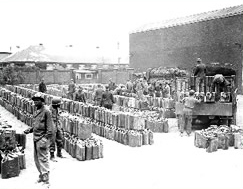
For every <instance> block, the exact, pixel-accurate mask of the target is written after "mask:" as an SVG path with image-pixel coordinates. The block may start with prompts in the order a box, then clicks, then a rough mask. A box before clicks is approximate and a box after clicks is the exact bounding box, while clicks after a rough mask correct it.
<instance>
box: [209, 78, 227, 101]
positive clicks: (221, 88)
mask: <svg viewBox="0 0 243 189" xmlns="http://www.w3.org/2000/svg"><path fill="white" fill-rule="evenodd" d="M228 86H230V82H229V81H227V80H226V79H225V77H224V76H223V75H222V74H216V75H215V76H214V78H213V81H212V85H211V91H212V92H214V91H215V101H218V100H219V99H220V93H221V92H228Z"/></svg>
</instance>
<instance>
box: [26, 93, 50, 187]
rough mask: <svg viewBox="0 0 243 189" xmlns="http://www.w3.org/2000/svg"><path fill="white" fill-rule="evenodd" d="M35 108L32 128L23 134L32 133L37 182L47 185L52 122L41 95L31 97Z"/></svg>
mask: <svg viewBox="0 0 243 189" xmlns="http://www.w3.org/2000/svg"><path fill="white" fill-rule="evenodd" d="M32 100H33V101H34V104H35V106H36V108H37V110H36V112H35V113H34V115H33V118H34V122H33V127H31V128H28V129H26V130H25V131H24V133H25V134H29V133H33V139H34V160H35V165H36V167H37V169H38V171H39V173H40V175H39V179H38V180H37V182H38V183H39V182H43V183H44V184H47V185H49V173H50V168H49V158H48V154H49V145H50V140H51V138H52V136H53V122H52V117H51V112H50V110H49V109H48V107H47V106H45V105H44V102H45V100H44V98H43V96H42V95H41V93H36V94H35V95H34V97H32Z"/></svg>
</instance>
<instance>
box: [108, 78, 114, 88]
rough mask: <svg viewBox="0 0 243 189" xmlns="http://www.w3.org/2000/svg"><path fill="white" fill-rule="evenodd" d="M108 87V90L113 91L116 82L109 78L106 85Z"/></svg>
mask: <svg viewBox="0 0 243 189" xmlns="http://www.w3.org/2000/svg"><path fill="white" fill-rule="evenodd" d="M108 87H109V91H114V90H115V88H116V84H115V83H114V82H113V81H112V79H111V78H110V79H109V85H108Z"/></svg>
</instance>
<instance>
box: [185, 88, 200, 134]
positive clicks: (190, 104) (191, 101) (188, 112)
mask: <svg viewBox="0 0 243 189" xmlns="http://www.w3.org/2000/svg"><path fill="white" fill-rule="evenodd" d="M194 93H195V91H194V90H190V91H189V97H185V98H184V99H183V100H182V102H183V104H184V109H183V114H182V122H183V123H182V124H181V125H180V136H183V132H184V130H186V133H187V135H188V136H190V134H191V131H192V110H193V108H194V106H195V104H196V103H200V102H201V100H197V99H196V98H194Z"/></svg>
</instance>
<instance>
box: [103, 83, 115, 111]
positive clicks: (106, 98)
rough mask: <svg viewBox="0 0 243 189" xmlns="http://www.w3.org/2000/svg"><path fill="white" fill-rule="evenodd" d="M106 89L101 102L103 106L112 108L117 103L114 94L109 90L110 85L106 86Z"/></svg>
mask: <svg viewBox="0 0 243 189" xmlns="http://www.w3.org/2000/svg"><path fill="white" fill-rule="evenodd" d="M105 89H106V90H105V92H104V93H103V95H102V101H101V104H102V106H103V107H105V108H107V109H110V110H111V109H112V105H113V104H114V103H115V100H114V98H113V94H112V93H111V92H110V91H109V86H106V87H105Z"/></svg>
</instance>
